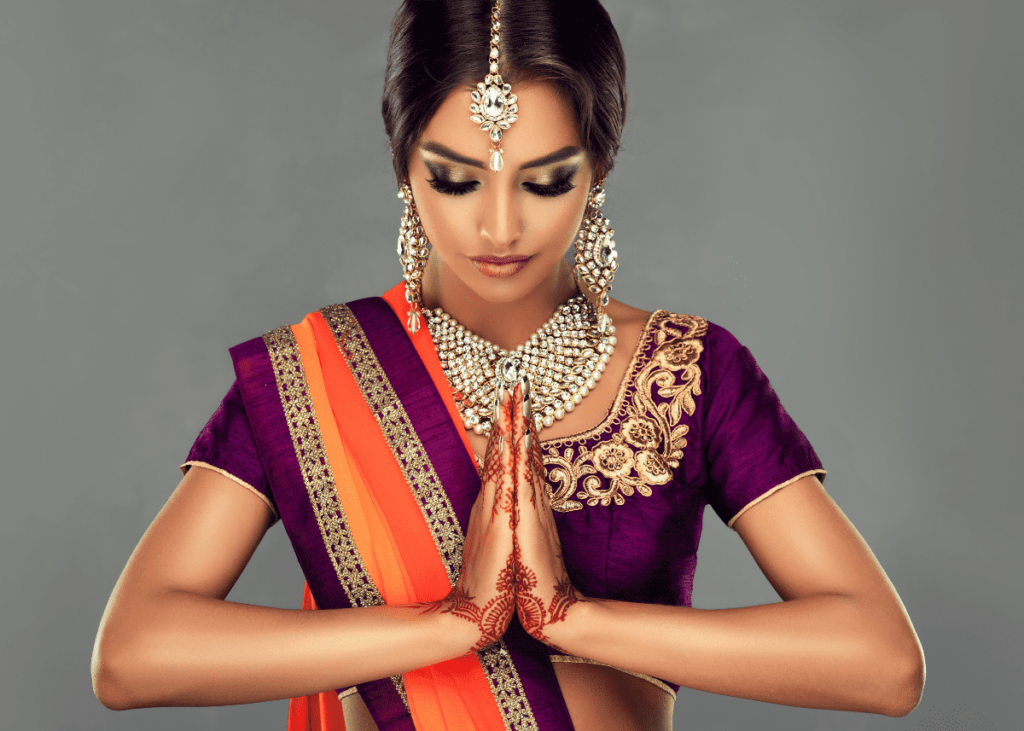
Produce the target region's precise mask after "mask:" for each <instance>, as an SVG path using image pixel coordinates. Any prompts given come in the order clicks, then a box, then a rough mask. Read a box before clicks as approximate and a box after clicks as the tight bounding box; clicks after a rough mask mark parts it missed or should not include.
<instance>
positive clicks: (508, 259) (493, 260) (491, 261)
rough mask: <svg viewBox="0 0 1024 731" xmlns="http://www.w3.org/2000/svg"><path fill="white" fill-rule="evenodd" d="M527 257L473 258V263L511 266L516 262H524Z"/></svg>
mask: <svg viewBox="0 0 1024 731" xmlns="http://www.w3.org/2000/svg"><path fill="white" fill-rule="evenodd" d="M529 258H530V257H528V256H474V257H472V259H473V261H482V262H484V263H486V264H511V263H513V262H517V261H526V260H527V259H529Z"/></svg>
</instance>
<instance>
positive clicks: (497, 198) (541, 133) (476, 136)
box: [409, 82, 594, 302]
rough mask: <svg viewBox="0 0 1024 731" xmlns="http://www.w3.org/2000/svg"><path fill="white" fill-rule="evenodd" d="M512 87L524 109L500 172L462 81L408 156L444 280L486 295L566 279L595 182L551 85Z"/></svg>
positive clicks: (506, 294) (505, 141) (521, 291)
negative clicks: (565, 260) (492, 164)
mask: <svg viewBox="0 0 1024 731" xmlns="http://www.w3.org/2000/svg"><path fill="white" fill-rule="evenodd" d="M513 93H514V94H515V95H516V96H517V97H518V102H517V103H518V104H519V109H520V110H521V111H520V115H521V116H520V117H519V118H518V119H517V120H516V121H515V122H514V123H513V124H512V127H511V129H509V130H506V131H505V132H504V133H503V136H502V140H501V147H502V149H503V150H504V154H503V157H504V161H505V164H504V167H503V168H502V170H501V171H500V172H497V173H495V172H492V171H491V169H490V168H489V167H488V159H489V158H490V151H491V141H490V137H489V135H488V134H487V133H486V132H483V131H481V129H480V125H478V124H475V123H473V122H471V121H470V119H469V117H470V114H471V112H470V110H469V105H470V103H471V102H472V99H471V98H470V94H469V90H468V89H462V88H460V89H457V90H456V91H453V92H452V93H451V94H449V95H448V98H447V99H445V101H444V102H443V103H442V104H441V106H440V108H439V109H438V110H437V113H436V114H435V115H434V117H433V118H432V119H431V120H430V122H429V124H428V125H427V127H426V129H425V130H424V131H423V135H422V137H420V139H419V140H418V142H417V144H416V146H415V147H414V148H413V152H412V155H411V157H410V160H409V181H410V185H411V186H412V191H413V198H414V199H415V201H416V207H417V209H418V211H419V214H420V219H421V221H422V224H423V228H424V231H425V232H426V235H427V238H428V239H429V240H430V242H431V244H433V251H432V252H431V254H430V259H431V263H430V269H431V270H432V273H433V274H435V275H436V276H437V277H438V278H439V279H438V283H439V286H441V287H443V288H445V289H446V290H449V289H454V290H464V289H468V290H470V291H472V292H473V293H475V294H476V295H477V296H479V297H480V298H481V299H483V300H485V301H488V302H514V301H517V300H519V299H521V298H523V297H525V296H527V295H529V294H530V293H531V292H533V291H535V290H536V289H537V288H538V287H541V286H544V285H545V284H552V283H554V281H555V280H556V279H558V278H560V277H565V276H566V271H567V269H566V270H564V271H563V268H562V265H561V264H560V262H561V259H562V257H563V256H564V254H565V252H566V250H567V249H568V248H569V246H570V245H572V242H573V238H574V237H575V235H576V232H577V230H578V228H579V225H580V221H581V219H582V218H583V214H584V212H585V209H586V203H587V195H588V193H589V192H590V187H591V185H592V183H593V172H594V171H593V166H592V163H591V160H590V159H589V157H588V155H587V153H586V152H585V151H584V149H583V147H582V146H581V145H580V139H579V133H578V131H577V129H576V119H575V117H574V116H573V113H572V110H571V109H570V108H569V106H568V105H567V104H566V103H565V102H564V101H563V100H562V99H561V98H560V97H559V96H558V94H557V93H556V91H555V88H554V86H553V85H552V84H550V83H546V82H534V83H528V82H523V83H520V84H517V85H516V86H515V88H514V89H513ZM488 260H489V261H488ZM498 260H505V262H504V263H501V262H500V261H498ZM496 262H497V263H496Z"/></svg>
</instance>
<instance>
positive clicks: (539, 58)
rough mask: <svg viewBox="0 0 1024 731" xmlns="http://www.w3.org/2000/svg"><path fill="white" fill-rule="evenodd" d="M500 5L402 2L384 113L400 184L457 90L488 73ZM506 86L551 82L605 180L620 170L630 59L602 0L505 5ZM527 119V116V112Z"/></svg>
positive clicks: (514, 0)
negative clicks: (618, 159)
mask: <svg viewBox="0 0 1024 731" xmlns="http://www.w3.org/2000/svg"><path fill="white" fill-rule="evenodd" d="M492 7H493V0H404V2H403V3H402V6H401V7H400V8H399V9H398V13H397V14H396V15H395V20H394V22H393V23H392V24H391V40H390V42H389V44H388V61H387V70H386V71H385V75H384V98H383V102H382V104H381V113H382V115H383V116H384V130H385V132H387V135H388V139H389V140H390V141H391V149H392V154H393V157H394V159H393V164H394V168H395V176H396V178H397V179H398V182H399V183H401V182H402V181H404V180H405V179H406V177H407V176H408V169H409V157H410V156H411V155H412V152H413V146H414V145H415V144H416V141H417V140H418V139H419V137H420V135H421V134H422V133H423V129H424V128H425V127H426V126H427V123H428V122H429V121H430V119H431V117H433V116H434V113H435V112H436V111H437V109H438V107H440V106H441V103H442V102H443V101H444V100H445V98H447V96H448V95H449V94H450V93H451V92H452V91H453V90H455V89H457V88H465V89H466V126H467V128H468V127H469V125H470V124H471V122H470V121H469V116H470V111H469V103H470V99H469V89H471V88H473V87H475V86H476V84H477V82H478V81H483V78H484V76H486V75H487V73H488V68H487V66H488V60H487V53H488V49H489V47H490V27H491V9H492ZM500 36H501V64H502V65H501V68H500V69H499V73H500V74H501V76H502V78H503V80H504V81H505V83H509V84H511V85H512V89H513V93H515V85H516V84H517V83H519V82H522V81H549V82H553V83H554V84H555V86H556V87H557V89H558V90H559V92H560V93H561V95H562V96H563V98H564V99H565V100H566V101H567V102H568V103H569V105H570V107H571V109H572V110H573V111H574V113H575V117H576V119H577V122H578V125H579V135H580V140H581V143H582V145H583V147H584V149H586V151H587V153H588V155H589V156H590V158H591V160H593V161H594V164H595V168H596V169H597V170H598V171H600V172H601V173H602V174H603V175H607V174H608V172H609V171H611V169H612V165H613V163H614V159H615V154H616V153H617V152H618V150H619V139H620V137H621V136H622V127H623V125H624V124H625V121H626V59H625V56H624V55H623V53H622V44H621V43H620V42H619V36H618V34H617V33H616V32H615V28H614V26H613V25H612V22H611V19H610V18H609V17H608V13H607V12H606V11H605V9H604V8H603V7H601V4H600V3H599V2H597V0H502V2H501V31H500ZM522 113H523V114H529V113H530V111H529V110H528V109H523V110H522Z"/></svg>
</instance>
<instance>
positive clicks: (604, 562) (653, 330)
mask: <svg viewBox="0 0 1024 731" xmlns="http://www.w3.org/2000/svg"><path fill="white" fill-rule="evenodd" d="M444 418H448V415H447V414H445V415H444ZM541 447H542V451H543V453H544V463H545V466H546V468H547V470H548V482H549V484H550V486H551V490H552V507H553V508H554V510H555V522H556V524H557V525H558V531H559V536H560V538H561V541H562V549H563V556H564V560H565V564H566V569H567V570H568V573H569V577H570V578H571V579H572V582H573V585H574V586H575V587H576V588H577V589H578V590H579V591H580V592H581V593H582V594H583V595H584V596H590V597H594V598H601V599H616V600H620V601H628V602H644V603H653V604H669V605H676V606H690V599H691V593H692V589H693V575H694V570H695V569H696V565H697V546H698V544H699V542H700V534H701V528H702V521H703V514H704V507H705V506H706V505H710V506H711V507H712V509H714V511H715V513H717V514H718V516H719V518H720V519H721V520H722V521H723V522H724V523H726V525H728V526H729V527H733V525H734V523H735V521H736V519H737V518H738V517H739V516H740V515H741V514H742V513H743V512H744V511H745V510H746V509H748V508H749V507H750V506H752V505H753V504H755V503H757V502H758V501H759V500H761V499H763V498H765V497H767V496H768V495H770V494H771V493H773V492H774V491H776V490H778V489H780V488H782V487H785V486H786V485H788V484H790V483H792V482H795V481H796V480H797V479H799V478H801V477H804V476H806V475H810V474H818V475H821V476H822V479H824V477H823V476H824V474H825V470H824V469H822V466H821V462H820V460H819V459H818V457H817V455H816V454H815V453H814V449H813V448H812V447H811V445H810V443H809V442H808V441H807V439H806V437H805V436H804V435H803V433H802V432H801V431H800V429H799V428H798V427H797V425H796V424H795V423H794V422H793V420H792V419H791V418H790V417H789V415H788V414H787V413H786V411H785V409H783V407H782V404H781V403H780V402H779V399H778V397H777V396H776V394H775V391H774V390H773V389H772V386H771V384H770V383H769V381H768V378H767V377H766V376H765V375H764V373H763V372H762V371H761V369H760V368H759V367H758V365H757V363H756V362H755V360H754V357H753V356H752V355H751V353H750V351H749V350H748V349H747V348H745V347H744V346H742V345H741V344H740V343H739V342H738V341H737V340H736V338H735V337H733V336H732V334H731V333H729V332H728V331H727V330H726V329H725V328H722V327H719V326H717V325H715V324H713V323H709V322H707V321H706V320H704V319H703V318H700V317H695V316H692V315H677V314H672V313H669V312H666V311H664V310H658V311H656V312H654V313H652V314H651V316H650V318H649V319H648V321H647V323H646V325H645V327H644V330H643V334H642V335H641V338H640V341H639V342H638V343H637V346H636V350H635V351H634V353H633V357H632V360H631V363H630V366H629V369H628V371H627V374H626V377H625V378H624V379H623V382H622V384H621V385H620V387H619V391H618V394H617V396H616V398H615V401H614V403H613V405H612V408H611V410H610V412H609V414H608V415H607V416H606V417H605V419H604V420H603V421H602V422H601V423H600V424H598V425H597V426H596V427H594V428H593V429H588V430H587V431H585V432H581V433H579V434H576V435H573V436H569V437H563V438H560V439H553V440H548V441H542V442H541ZM197 464H198V465H202V466H206V467H211V468H213V469H216V470H217V471H219V472H221V473H222V474H225V475H226V476H228V477H230V478H232V479H234V480H235V481H236V482H239V483H240V484H242V485H244V486H245V487H248V488H249V489H251V490H253V491H255V492H256V493H258V494H259V495H260V496H261V497H262V498H263V499H264V500H265V501H266V502H267V503H268V505H270V507H271V508H272V509H273V510H274V516H275V522H276V520H277V510H276V507H275V506H274V503H273V497H272V495H271V491H270V485H269V480H268V479H267V475H266V473H265V471H264V469H263V465H262V464H261V462H260V457H259V454H258V452H257V449H256V443H255V441H254V438H253V433H252V429H251V428H250V426H249V422H248V420H247V418H246V414H245V409H244V408H243V406H242V403H241V399H240V395H239V389H238V386H237V383H236V384H235V385H233V386H232V387H231V389H230V390H229V391H228V393H227V395H226V396H225V397H224V400H223V401H222V402H221V404H220V406H219V407H218V408H217V410H216V412H214V414H213V416H212V417H211V418H210V421H209V423H207V425H206V426H205V427H204V428H203V430H202V431H201V432H200V434H199V437H198V438H197V439H196V441H195V444H193V446H192V449H191V450H190V451H189V454H188V459H187V461H186V462H185V464H183V465H182V471H187V470H188V468H189V467H190V466H192V465H197ZM551 653H552V654H554V651H553V650H552V651H551ZM667 685H669V686H671V687H673V688H674V689H677V687H678V686H675V685H674V684H671V683H668V684H667Z"/></svg>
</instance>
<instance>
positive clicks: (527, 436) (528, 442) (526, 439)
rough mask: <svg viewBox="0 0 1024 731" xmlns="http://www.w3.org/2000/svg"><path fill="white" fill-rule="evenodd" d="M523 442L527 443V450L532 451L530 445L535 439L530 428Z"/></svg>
mask: <svg viewBox="0 0 1024 731" xmlns="http://www.w3.org/2000/svg"><path fill="white" fill-rule="evenodd" d="M523 442H524V443H525V444H526V451H527V452H529V451H530V445H531V444H533V439H531V437H530V432H529V430H527V432H526V438H525V439H524V440H523Z"/></svg>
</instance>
